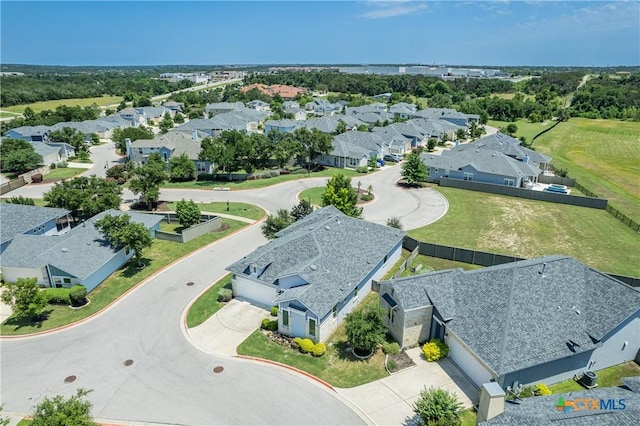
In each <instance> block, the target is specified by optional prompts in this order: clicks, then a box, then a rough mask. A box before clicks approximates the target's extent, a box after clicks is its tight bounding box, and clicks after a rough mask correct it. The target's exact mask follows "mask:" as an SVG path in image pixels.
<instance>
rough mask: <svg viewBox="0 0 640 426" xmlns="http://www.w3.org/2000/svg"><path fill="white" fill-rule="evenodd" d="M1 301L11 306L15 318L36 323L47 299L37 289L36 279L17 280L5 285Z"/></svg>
mask: <svg viewBox="0 0 640 426" xmlns="http://www.w3.org/2000/svg"><path fill="white" fill-rule="evenodd" d="M4 287H5V290H4V291H3V292H2V296H1V299H2V301H3V302H4V303H6V304H7V305H9V306H11V308H12V309H13V316H14V317H16V318H29V319H31V320H33V321H38V320H40V319H41V318H42V315H43V312H44V308H45V307H46V306H47V297H46V296H45V294H44V293H43V292H41V291H40V288H39V287H38V280H37V279H36V278H18V280H17V281H16V282H15V283H6V284H5V285H4Z"/></svg>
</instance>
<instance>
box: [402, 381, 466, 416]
mask: <svg viewBox="0 0 640 426" xmlns="http://www.w3.org/2000/svg"><path fill="white" fill-rule="evenodd" d="M413 411H414V412H415V413H416V414H417V415H418V418H419V420H420V424H421V425H424V426H440V425H441V426H458V425H460V424H462V420H461V415H462V413H461V411H462V403H461V402H460V401H459V400H458V397H457V396H456V395H455V394H453V393H450V392H448V391H446V390H444V389H439V388H434V387H430V388H429V389H424V390H423V391H422V392H420V398H419V399H418V400H417V401H416V402H415V404H414V406H413Z"/></svg>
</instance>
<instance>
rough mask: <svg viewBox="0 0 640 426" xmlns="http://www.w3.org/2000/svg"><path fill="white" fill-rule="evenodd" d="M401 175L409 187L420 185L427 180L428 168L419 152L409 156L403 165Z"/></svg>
mask: <svg viewBox="0 0 640 426" xmlns="http://www.w3.org/2000/svg"><path fill="white" fill-rule="evenodd" d="M401 174H402V177H403V178H404V180H406V181H407V183H408V184H409V185H420V182H422V181H424V180H426V179H427V166H425V165H424V163H423V162H422V159H421V158H420V154H418V153H417V152H413V153H411V154H409V156H408V157H407V159H406V160H405V162H404V163H403V164H402V173H401Z"/></svg>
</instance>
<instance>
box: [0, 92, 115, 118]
mask: <svg viewBox="0 0 640 426" xmlns="http://www.w3.org/2000/svg"><path fill="white" fill-rule="evenodd" d="M122 99H124V98H123V97H122V96H102V97H99V98H73V99H57V100H55V101H43V102H34V103H32V104H23V105H13V106H8V107H2V109H3V110H4V111H9V112H18V113H20V114H22V113H23V112H24V110H25V108H26V107H31V109H32V110H34V111H35V112H40V111H44V110H46V109H48V110H55V109H56V107H57V106H60V105H67V106H81V107H86V106H91V105H93V104H97V105H98V106H105V105H111V106H113V107H114V108H115V107H116V106H117V105H118V104H119V103H120V102H122Z"/></svg>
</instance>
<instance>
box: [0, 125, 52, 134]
mask: <svg viewBox="0 0 640 426" xmlns="http://www.w3.org/2000/svg"><path fill="white" fill-rule="evenodd" d="M11 131H13V132H16V133H19V134H20V135H22V136H42V135H44V134H45V133H47V132H49V126H44V125H39V126H22V127H16V128H14V129H9V130H7V132H6V133H9V132H11ZM6 133H5V135H6Z"/></svg>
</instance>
